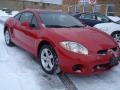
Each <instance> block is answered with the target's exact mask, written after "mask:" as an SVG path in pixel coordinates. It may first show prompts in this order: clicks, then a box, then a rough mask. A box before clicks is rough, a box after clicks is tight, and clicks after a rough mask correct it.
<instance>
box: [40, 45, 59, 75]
mask: <svg viewBox="0 0 120 90" xmlns="http://www.w3.org/2000/svg"><path fill="white" fill-rule="evenodd" d="M39 59H40V64H41V67H42V69H43V71H45V72H46V73H47V74H54V73H59V72H60V71H57V70H58V68H59V67H58V57H57V55H56V52H55V50H54V49H53V48H52V47H51V46H50V45H43V46H42V47H41V49H40V53H39ZM56 71H57V72H56Z"/></svg>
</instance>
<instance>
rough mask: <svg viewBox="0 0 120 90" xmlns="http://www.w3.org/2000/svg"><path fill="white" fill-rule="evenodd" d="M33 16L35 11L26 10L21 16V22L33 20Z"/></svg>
mask: <svg viewBox="0 0 120 90" xmlns="http://www.w3.org/2000/svg"><path fill="white" fill-rule="evenodd" d="M32 17H33V13H31V12H24V13H23V14H22V15H21V17H20V22H25V21H27V22H31V20H32Z"/></svg>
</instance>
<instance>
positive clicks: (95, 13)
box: [73, 12, 103, 16]
mask: <svg viewBox="0 0 120 90" xmlns="http://www.w3.org/2000/svg"><path fill="white" fill-rule="evenodd" d="M81 14H92V15H103V14H101V13H97V12H94V13H92V12H84V13H76V14H73V16H76V15H81Z"/></svg>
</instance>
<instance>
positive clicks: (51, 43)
mask: <svg viewBox="0 0 120 90" xmlns="http://www.w3.org/2000/svg"><path fill="white" fill-rule="evenodd" d="M45 44H47V45H50V46H51V47H55V44H54V43H53V42H51V41H48V40H42V41H41V42H39V44H38V47H37V57H39V50H40V48H41V47H42V46H43V45H45ZM53 50H54V51H55V49H54V48H53Z"/></svg>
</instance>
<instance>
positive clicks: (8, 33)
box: [4, 30, 13, 46]
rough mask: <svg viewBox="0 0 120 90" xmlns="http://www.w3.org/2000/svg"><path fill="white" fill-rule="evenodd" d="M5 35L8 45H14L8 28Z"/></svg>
mask: <svg viewBox="0 0 120 90" xmlns="http://www.w3.org/2000/svg"><path fill="white" fill-rule="evenodd" d="M4 37H5V42H6V44H7V45H8V46H13V43H12V41H11V36H10V32H9V31H8V30H5V33H4Z"/></svg>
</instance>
